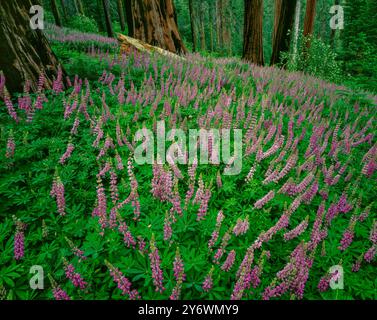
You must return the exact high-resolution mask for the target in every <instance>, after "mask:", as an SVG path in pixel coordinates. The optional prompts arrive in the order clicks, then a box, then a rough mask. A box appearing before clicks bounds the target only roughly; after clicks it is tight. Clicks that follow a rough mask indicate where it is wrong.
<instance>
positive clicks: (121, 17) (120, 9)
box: [117, 0, 126, 31]
mask: <svg viewBox="0 0 377 320" xmlns="http://www.w3.org/2000/svg"><path fill="white" fill-rule="evenodd" d="M117 9H118V15H119V22H120V29H121V30H122V31H124V30H125V29H126V22H125V20H124V10H123V3H122V0H117Z"/></svg>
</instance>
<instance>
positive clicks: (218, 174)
mask: <svg viewBox="0 0 377 320" xmlns="http://www.w3.org/2000/svg"><path fill="white" fill-rule="evenodd" d="M216 184H217V187H218V188H219V189H221V188H222V186H223V182H222V181H221V174H220V171H218V172H217V176H216Z"/></svg>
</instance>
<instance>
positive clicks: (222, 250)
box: [213, 230, 231, 263]
mask: <svg viewBox="0 0 377 320" xmlns="http://www.w3.org/2000/svg"><path fill="white" fill-rule="evenodd" d="M230 238H231V230H229V231H227V232H225V234H224V235H223V238H222V239H221V245H220V248H218V249H217V251H216V253H215V255H214V257H213V262H214V263H219V261H220V259H221V257H222V256H223V254H224V253H225V247H226V246H227V245H228V242H229V240H230Z"/></svg>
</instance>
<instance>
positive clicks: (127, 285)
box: [105, 261, 140, 300]
mask: <svg viewBox="0 0 377 320" xmlns="http://www.w3.org/2000/svg"><path fill="white" fill-rule="evenodd" d="M105 264H106V266H107V267H108V268H109V272H110V275H111V277H112V278H113V280H114V282H115V283H116V284H117V286H118V289H119V290H121V291H122V294H123V295H128V296H129V298H130V300H137V299H140V295H139V293H138V291H137V290H135V289H134V290H131V286H132V284H131V282H130V281H129V280H128V279H127V278H126V277H125V276H124V275H123V273H122V272H121V271H120V270H119V269H118V268H115V267H114V266H113V265H112V264H111V263H109V262H108V261H105Z"/></svg>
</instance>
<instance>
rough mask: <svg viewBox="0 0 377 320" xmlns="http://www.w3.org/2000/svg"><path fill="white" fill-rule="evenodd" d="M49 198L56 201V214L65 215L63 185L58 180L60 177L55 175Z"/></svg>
mask: <svg viewBox="0 0 377 320" xmlns="http://www.w3.org/2000/svg"><path fill="white" fill-rule="evenodd" d="M50 195H51V197H53V198H55V199H56V205H57V207H58V212H59V214H60V215H61V216H64V215H65V196H64V185H63V183H62V181H61V180H60V177H59V176H57V175H55V177H54V181H53V183H52V188H51V192H50Z"/></svg>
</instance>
